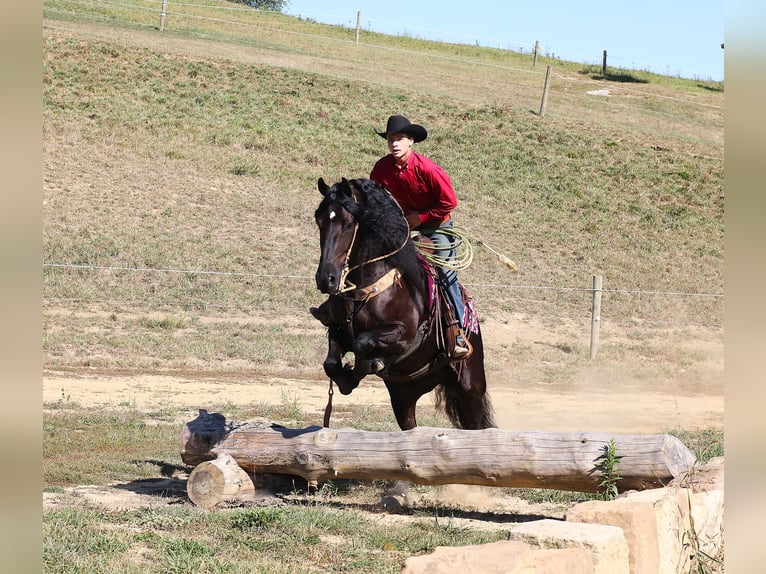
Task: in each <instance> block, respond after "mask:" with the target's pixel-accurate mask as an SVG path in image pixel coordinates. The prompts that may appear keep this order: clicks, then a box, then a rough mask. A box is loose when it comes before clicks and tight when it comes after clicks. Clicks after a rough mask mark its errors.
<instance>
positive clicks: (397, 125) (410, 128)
mask: <svg viewBox="0 0 766 574" xmlns="http://www.w3.org/2000/svg"><path fill="white" fill-rule="evenodd" d="M375 133H376V134H378V135H379V136H380V137H382V138H383V139H386V138H387V137H388V134H407V135H408V136H410V137H411V138H412V139H413V140H415V141H416V142H422V141H423V140H424V139H426V138H427V137H428V132H427V131H426V128H424V127H423V126H419V125H418V124H413V123H410V120H408V119H407V118H405V117H404V116H391V117H389V118H388V123H387V124H386V131H384V132H379V131H378V130H375Z"/></svg>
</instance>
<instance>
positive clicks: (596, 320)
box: [590, 275, 604, 359]
mask: <svg viewBox="0 0 766 574" xmlns="http://www.w3.org/2000/svg"><path fill="white" fill-rule="evenodd" d="M603 280H604V277H603V275H594V276H593V310H592V312H591V324H590V358H591V359H594V358H595V357H596V348H597V347H598V331H599V327H600V325H601V291H602V289H601V285H602V283H603Z"/></svg>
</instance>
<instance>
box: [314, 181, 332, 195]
mask: <svg viewBox="0 0 766 574" xmlns="http://www.w3.org/2000/svg"><path fill="white" fill-rule="evenodd" d="M317 188H318V189H319V193H321V194H322V195H327V190H328V189H330V186H329V185H327V184H326V183H325V182H324V178H321V177H320V178H319V181H318V182H317Z"/></svg>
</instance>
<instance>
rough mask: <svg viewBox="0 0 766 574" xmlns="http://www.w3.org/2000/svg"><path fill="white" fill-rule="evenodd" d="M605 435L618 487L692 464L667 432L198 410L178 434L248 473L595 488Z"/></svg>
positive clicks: (196, 450) (201, 456) (654, 480)
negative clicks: (405, 425)
mask: <svg viewBox="0 0 766 574" xmlns="http://www.w3.org/2000/svg"><path fill="white" fill-rule="evenodd" d="M611 439H613V440H614V442H615V444H616V454H617V455H619V456H621V458H620V460H619V464H618V465H617V467H616V475H617V476H619V477H620V479H619V480H618V481H617V488H618V490H619V491H620V492H622V491H625V490H644V489H649V488H659V487H661V486H664V485H666V484H667V483H669V482H670V481H671V480H673V479H674V478H676V477H678V476H681V475H683V474H685V473H687V472H689V471H690V470H691V468H692V467H693V466H694V463H695V457H694V455H693V454H692V452H691V451H690V450H689V449H688V448H687V447H686V446H684V444H683V443H682V442H681V441H680V440H678V439H677V438H676V437H673V436H671V435H667V434H662V435H625V434H610V433H560V432H555V433H554V432H543V431H523V432H516V431H507V430H501V429H483V430H459V429H444V428H433V427H417V428H414V429H412V430H408V431H396V432H371V431H363V430H356V429H350V428H341V429H330V428H323V427H319V426H312V427H307V428H303V429H291V428H286V427H282V426H279V425H275V424H253V423H239V422H232V421H227V420H226V418H225V417H224V416H223V415H221V414H218V413H208V412H207V411H205V410H200V414H199V416H198V417H197V418H196V419H194V420H193V421H190V422H188V423H187V424H186V425H185V426H184V428H183V430H182V431H181V437H180V442H181V459H182V460H183V462H184V463H186V464H189V465H198V464H200V463H203V462H205V461H209V460H213V459H216V458H217V457H218V456H219V455H222V454H228V455H230V456H231V457H232V458H233V459H234V460H235V461H236V462H237V464H238V465H239V466H240V467H241V468H243V469H244V470H246V471H247V472H249V473H253V474H259V473H266V474H284V475H291V476H300V477H302V478H304V479H305V480H306V481H308V482H309V483H316V482H325V481H328V480H332V479H341V478H345V479H358V480H404V481H409V482H413V483H416V484H431V485H438V484H473V485H481V486H501V487H514V488H546V489H555V490H571V491H577V492H599V491H600V488H599V483H600V482H601V479H602V473H601V471H600V470H599V465H600V463H601V462H602V461H603V460H604V456H605V452H606V448H607V445H608V443H609V442H610V440H611Z"/></svg>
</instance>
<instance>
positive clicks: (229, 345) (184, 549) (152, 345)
mask: <svg viewBox="0 0 766 574" xmlns="http://www.w3.org/2000/svg"><path fill="white" fill-rule="evenodd" d="M196 4H209V7H201V6H196V7H185V8H184V7H180V6H178V7H174V11H173V14H171V15H170V16H169V18H168V20H167V22H166V29H165V31H164V32H159V30H158V29H157V26H158V12H157V5H156V3H151V2H143V1H142V0H134V1H131V2H125V3H121V4H112V3H106V2H90V1H85V0H45V1H44V2H43V15H44V18H43V40H44V52H43V62H42V64H43V102H44V108H43V114H44V117H43V121H44V123H43V149H44V158H45V167H44V180H45V181H44V188H43V258H44V268H43V281H44V284H43V295H44V300H43V349H42V352H43V361H44V369H46V370H59V371H67V372H70V373H72V376H77V374H78V373H80V372H81V371H83V372H84V371H87V370H88V369H94V368H96V369H103V370H115V371H130V370H138V371H168V370H183V369H190V370H195V371H200V372H210V373H220V372H225V373H229V374H232V373H240V374H241V373H248V374H251V373H253V372H256V373H257V372H271V373H287V374H290V375H291V376H314V375H313V373H315V372H316V371H317V366H318V365H320V364H321V360H322V358H323V352H324V345H325V343H324V339H323V337H322V335H321V332H319V331H318V330H317V328H316V325H315V324H314V323H315V322H314V321H313V319H312V318H311V317H310V316H309V315H308V313H307V308H308V307H309V306H311V305H315V304H317V303H318V302H320V301H321V300H322V297H321V296H320V294H319V293H318V291H316V289H315V287H314V285H313V274H314V269H315V266H316V263H317V261H318V238H317V232H316V229H315V226H314V223H313V211H314V209H315V207H316V205H317V204H318V200H319V194H318V192H317V191H316V180H317V178H319V177H324V178H325V179H326V180H327V181H337V180H339V179H340V178H341V177H348V178H354V177H367V176H368V175H369V170H370V168H371V166H372V165H373V163H374V161H375V160H376V159H377V158H378V157H379V156H380V155H382V154H384V153H385V145H384V142H383V140H381V139H380V138H379V137H378V136H377V135H375V133H374V131H373V130H374V129H378V130H380V129H382V128H383V127H384V125H385V121H386V118H387V117H388V115H390V114H394V113H403V114H405V115H407V116H408V117H409V118H410V119H411V120H412V121H414V122H416V123H421V124H423V125H425V126H426V127H427V128H428V130H429V134H430V135H429V138H428V139H427V140H426V141H425V142H423V143H422V144H418V145H417V149H418V151H421V152H422V153H424V154H426V155H428V156H430V157H432V158H433V159H435V160H436V161H438V162H439V163H440V164H442V165H443V166H445V167H446V168H447V170H448V171H449V173H450V176H451V178H452V180H453V183H454V185H455V189H456V191H457V194H458V197H459V200H460V205H459V207H458V209H457V210H456V212H455V217H456V219H457V220H458V222H459V224H460V225H462V226H464V227H466V228H467V229H468V231H469V233H471V234H472V235H473V236H474V237H476V238H480V239H482V240H483V241H485V242H486V243H487V244H488V245H490V246H491V247H492V248H493V249H495V250H496V251H498V252H500V253H502V254H504V255H506V256H507V257H509V258H510V259H512V260H513V261H515V262H516V263H517V265H518V271H517V272H515V273H511V272H510V271H508V270H507V269H506V268H505V267H503V266H502V265H501V264H500V263H499V262H498V261H497V260H496V259H495V257H494V256H493V255H492V254H491V253H489V252H488V251H486V250H484V249H482V248H481V247H480V246H479V245H478V244H477V245H476V247H475V249H476V253H475V258H474V262H473V264H472V266H471V267H470V268H469V269H467V270H465V271H462V272H461V280H462V281H463V283H464V284H466V285H468V287H469V289H470V291H471V293H472V295H473V297H474V299H475V301H476V303H477V307H478V309H479V312H480V315H482V316H483V317H486V318H492V319H494V320H497V321H500V322H502V321H519V320H520V319H524V320H530V321H532V320H534V321H536V322H538V323H540V324H544V325H546V326H547V327H549V328H551V329H556V328H560V329H562V330H564V325H566V329H571V328H572V325H575V326H576V330H578V332H579V333H580V334H579V335H578V336H574V335H572V334H571V333H569V332H567V334H566V335H562V337H564V339H565V340H566V341H567V348H568V349H569V350H568V352H567V359H566V360H565V361H563V362H561V363H557V362H555V361H552V360H551V356H552V354H553V353H559V354H561V348H559V349H549V348H546V349H536V348H532V347H520V346H519V345H513V344H511V343H507V344H503V346H498V347H497V348H498V349H501V350H502V352H503V353H507V354H509V355H511V356H510V357H506V356H496V357H495V358H492V359H491V362H492V363H493V365H491V366H490V371H491V373H490V374H492V373H494V374H496V376H497V377H498V378H500V373H504V372H505V371H509V370H513V371H514V372H518V373H521V374H522V375H523V376H526V377H528V378H529V379H530V381H533V382H534V381H543V382H548V381H549V380H550V379H562V378H566V377H567V376H568V375H571V372H572V371H573V370H577V369H578V368H581V367H582V366H583V365H584V364H586V363H587V359H588V357H587V354H588V349H587V343H586V342H583V341H587V329H588V328H589V326H590V310H591V309H590V305H591V293H590V291H589V289H590V287H591V278H592V276H593V275H594V274H602V275H603V276H604V288H605V292H604V295H603V302H602V329H604V336H603V337H602V347H601V349H600V351H599V358H598V361H599V362H600V364H601V365H602V366H610V365H626V364H627V365H636V367H635V368H636V370H637V371H638V370H639V369H640V370H641V372H642V373H643V374H644V376H646V377H656V378H658V379H660V380H662V379H663V378H666V379H667V380H668V381H671V380H672V381H674V384H675V383H676V382H678V381H681V383H682V384H683V385H686V386H689V387H694V389H695V392H700V393H704V392H705V391H706V386H707V385H708V384H711V378H712V379H715V380H712V383H714V384H715V385H722V381H721V380H719V379H721V376H720V375H719V374H717V373H718V372H717V371H714V373H713V375H710V374H709V373H705V372H704V369H705V361H704V359H705V357H704V355H705V354H706V353H707V351H703V350H693V351H691V352H690V351H689V350H688V348H687V347H686V346H685V343H687V342H688V339H690V338H693V337H695V336H699V333H703V335H702V336H701V338H702V339H704V342H705V345H706V346H705V347H700V349H703V348H704V349H707V347H708V346H712V347H714V349H716V350H715V353H719V352H721V351H720V349H719V347H720V348H722V337H723V334H722V323H723V319H722V317H723V296H722V295H723V255H724V226H723V214H724V197H723V108H724V86H723V84H719V83H711V82H700V81H694V80H684V79H679V78H668V77H664V76H659V75H653V74H648V73H646V72H640V71H631V70H613V71H612V72H613V73H611V74H610V75H609V77H608V78H601V77H600V76H599V73H598V71H597V70H594V69H591V68H589V67H588V66H584V65H581V64H574V63H568V62H561V61H558V60H553V59H549V58H541V59H540V60H539V61H538V64H537V66H536V67H533V66H532V62H531V60H530V57H529V56H528V55H522V54H516V53H513V52H509V51H505V50H496V49H488V48H478V47H474V46H458V45H450V44H440V43H434V42H425V41H420V40H415V39H412V38H402V37H397V38H394V37H387V36H383V35H378V34H370V33H363V34H362V37H361V39H360V40H361V41H360V44H359V45H356V44H354V42H353V30H347V29H343V28H339V27H333V26H324V25H320V24H317V23H314V22H311V21H305V20H299V19H295V18H289V17H286V16H282V15H276V14H264V13H257V12H254V11H228V12H226V13H225V17H224V16H222V12H221V7H230V6H231V4H230V3H227V2H225V1H214V0H208V1H206V2H197V3H196ZM182 13H183V14H182ZM403 62H406V65H402V63H403ZM547 65H551V67H552V70H553V80H552V85H551V91H550V95H549V101H548V104H547V111H546V114H545V116H540V114H539V113H538V112H539V108H540V98H541V95H542V86H543V80H544V76H545V68H546V66H547ZM595 90H601V91H602V93H603V90H608V92H609V95H608V96H604V95H592V94H589V93H588V92H591V91H595ZM522 323H523V322H522ZM572 340H575V341H576V342H571V341H572ZM563 346H564V345H563V343H562V345H560V347H562V348H563ZM721 354H722V352H721ZM552 363H555V364H554V365H553V366H552ZM509 365H511V366H512V368H509ZM493 369H494V370H493ZM232 376H234V375H232ZM258 406H259V409H258V410H259V412H261V413H263V412H264V411H266V414H267V415H268V414H269V412H270V414H271V415H272V416H273V418H277V419H280V418H281V419H286V420H288V421H290V422H293V423H294V424H302V423H305V422H306V419H305V417H306V413H300V412H299V411H297V412H296V411H295V410H293V411H288V412H285V410H284V405H282V406H281V407H279V406H278V408H276V410H273V409H274V408H275V407H274V406H273V405H272V406H269V405H258ZM227 408H229V409H230V410H231V409H235V407H234V406H233V405H227ZM269 409H272V411H269ZM280 409H281V410H280ZM252 412H254V411H245V412H242V411H240V412H237V411H236V410H235V412H234V415H237V414H240V415H241V416H242V417H247V416H248V415H250V414H251V413H252ZM179 416H184V415H183V413H179V412H178V411H174V410H172V409H168V410H166V411H162V410H161V409H157V410H156V411H155V412H150V413H147V412H144V411H139V410H138V409H135V408H132V407H131V405H129V404H128V405H122V406H121V408H119V409H116V410H115V412H99V411H93V410H91V409H88V408H85V407H81V406H78V405H76V404H72V403H68V401H67V400H66V397H62V401H61V402H60V404H57V405H53V404H48V405H46V413H45V419H44V437H45V439H44V440H45V442H44V449H45V452H44V474H45V476H44V481H45V486H46V489H47V491H48V492H50V493H54V494H55V493H56V492H63V489H65V488H67V487H71V486H74V485H82V484H96V485H98V484H107V483H112V482H114V481H127V480H138V479H145V480H151V479H153V478H157V477H158V476H164V475H162V474H161V467H162V464H165V465H168V464H170V465H171V466H172V464H174V463H173V462H172V461H176V460H177V436H178V422H179V421H178V418H179ZM261 416H264V415H261ZM301 417H304V418H301ZM388 419H390V414H389V413H387V412H381V413H376V414H375V416H374V417H372V420H373V421H378V422H376V423H375V424H383V423H382V422H380V421H383V420H388ZM147 420H151V421H154V422H153V423H152V424H149V423H147ZM349 420H350V421H351V424H356V425H360V426H363V425H364V424H365V421H370V416H369V413H361V414H359V416H358V417H356V418H354V417H352V418H351V419H349ZM389 422H390V421H389ZM432 422H433V423H440V422H441V421H440V420H436V421H432ZM387 424H388V423H387ZM425 424H428V423H427V422H426V423H425ZM685 440H688V441H689V443H695V450H698V452H699V453H700V454H703V453H704V456H710V455H715V454H720V453H721V452H722V451H721V449H722V446H721V445H722V434H721V433H720V429H712V430H709V431H704V432H701V433H694V434H690V435H686V436H685ZM698 441H699V445H696V443H697V442H698ZM687 444H688V443H687ZM104 452H108V453H110V456H103V453H104ZM63 453H66V454H67V455H68V456H63ZM147 460H156V461H158V464H156V465H152V464H146V463H142V464H139V463H136V462H135V461H147ZM130 461H134V462H130ZM187 470H188V469H187ZM183 471H184V469H176V475H178V473H182V472H183ZM344 488H346V487H345V486H344ZM381 489H382V486H380V485H379V486H375V485H369V486H364V485H362V486H359V485H354V487H353V488H351V487H349V489H348V490H349V491H352V492H345V491H344V492H340V493H338V492H333V493H332V496H333V497H334V496H335V495H338V494H340V495H347V496H349V497H350V498H349V499H347V500H353V501H354V503H353V504H360V505H368V506H369V505H371V504H372V502H371V500H372V499H374V498H375V496H376V493H378V492H379V491H380V490H381ZM341 490H343V489H341ZM371 491H372V492H371ZM325 494H326V495H327V496H328V497H329V494H328V493H325ZM173 496H175V497H176V498H175V499H174V500H176V499H177V500H178V501H182V500H183V497H182V496H181V495H180V494H178V493H176V494H174V495H173V494H171V498H172V497H173ZM301 500H302V502H300V503H290V504H287V505H286V506H283V507H278V508H251V509H241V510H235V511H233V512H232V511H221V512H217V511H216V512H213V513H207V514H202V513H200V512H198V511H197V510H196V509H193V508H189V507H188V506H185V505H183V504H179V505H177V506H175V507H170V508H166V509H162V510H157V509H138V510H129V511H104V510H101V509H98V508H96V507H92V506H89V505H88V504H83V505H80V506H77V505H74V506H67V507H64V508H60V509H55V508H54V509H48V510H46V512H45V540H46V546H45V550H44V558H45V568H46V571H47V572H64V571H66V572H100V571H104V572H106V571H109V572H114V571H120V572H134V571H139V570H140V571H147V572H199V571H210V572H240V571H242V572H245V571H254V570H253V569H255V570H257V571H263V572H304V571H305V572H320V571H333V572H338V571H343V572H360V573H361V572H371V571H375V572H396V571H398V567H399V565H400V563H401V560H402V559H403V558H404V557H406V556H407V555H410V554H415V553H421V552H427V551H430V549H432V548H433V547H434V546H436V545H449V544H453V543H455V542H456V541H459V542H460V543H463V544H467V543H472V542H479V541H486V540H494V539H498V536H500V535H501V533H500V532H499V531H497V530H486V531H470V532H469V531H465V530H462V529H460V528H456V527H454V525H451V524H450V521H449V520H447V519H446V518H445V514H444V513H449V512H450V510H449V509H446V510H445V508H444V507H439V506H438V505H437V506H436V507H428V508H427V510H426V511H425V512H426V513H428V512H431V513H432V514H433V520H431V521H430V522H429V523H428V524H426V525H424V524H423V523H422V522H419V523H414V524H410V525H406V526H399V525H397V526H396V527H394V526H391V525H390V524H388V525H385V524H384V525H382V526H381V525H380V524H378V523H373V522H370V519H369V517H368V516H366V515H364V516H363V515H359V514H355V513H354V512H353V510H352V511H350V514H349V512H347V511H344V512H340V511H338V510H337V509H335V508H334V507H333V506H332V505H323V504H322V498H321V497H320V498H319V499H314V500H308V499H301ZM336 500H337V499H335V498H333V501H336ZM360 500H361V502H360ZM568 502H571V499H570V500H569V501H568ZM334 504H335V502H334ZM340 506H343V507H344V508H346V510H348V507H350V506H353V505H352V504H347V505H343V504H340ZM365 508H367V506H365ZM440 513H441V514H440ZM200 531H205V532H204V534H201V533H200ZM296 540H297V541H299V542H300V545H301V546H300V547H301V548H303V549H306V552H308V556H310V557H311V558H310V559H311V560H312V561H313V562H312V564H316V565H317V566H312V565H299V564H297V563H296V562H295V561H294V560H296V559H297V557H295V556H291V557H290V558H289V559H288V556H290V555H291V554H293V555H294V554H295V552H294V545H295V543H296ZM339 541H340V542H339ZM219 543H220V544H221V545H222V546H221V547H220V548H222V549H223V550H219V549H218V548H219V547H218V546H217V544H219ZM203 565H204V568H206V570H205V569H203Z"/></svg>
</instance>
